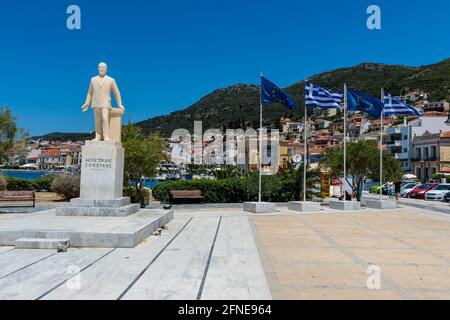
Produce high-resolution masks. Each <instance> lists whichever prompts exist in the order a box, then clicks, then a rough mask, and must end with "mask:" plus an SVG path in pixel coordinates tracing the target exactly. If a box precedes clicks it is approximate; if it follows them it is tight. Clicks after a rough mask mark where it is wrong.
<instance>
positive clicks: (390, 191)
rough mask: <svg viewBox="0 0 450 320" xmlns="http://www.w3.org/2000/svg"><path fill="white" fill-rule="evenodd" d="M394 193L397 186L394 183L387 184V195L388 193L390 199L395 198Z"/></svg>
mask: <svg viewBox="0 0 450 320" xmlns="http://www.w3.org/2000/svg"><path fill="white" fill-rule="evenodd" d="M394 192H395V185H394V183H393V182H392V181H389V182H388V184H387V193H388V196H389V199H392V198H394Z"/></svg>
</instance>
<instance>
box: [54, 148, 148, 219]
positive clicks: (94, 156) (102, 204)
mask: <svg viewBox="0 0 450 320" xmlns="http://www.w3.org/2000/svg"><path fill="white" fill-rule="evenodd" d="M82 152H83V159H82V162H81V185H80V198H77V199H72V200H71V201H70V206H68V207H61V208H58V209H57V210H56V215H57V216H112V217H124V216H128V215H130V214H133V213H136V212H138V211H139V205H138V204H131V203H130V198H124V197H123V195H122V194H123V170H124V149H123V148H122V144H121V143H120V142H117V141H86V144H85V146H84V147H83V150H82Z"/></svg>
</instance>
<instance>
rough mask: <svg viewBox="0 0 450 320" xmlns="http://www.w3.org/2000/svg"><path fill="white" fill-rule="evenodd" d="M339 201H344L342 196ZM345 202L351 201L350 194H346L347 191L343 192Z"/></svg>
mask: <svg viewBox="0 0 450 320" xmlns="http://www.w3.org/2000/svg"><path fill="white" fill-rule="evenodd" d="M339 200H340V201H343V200H344V195H342V196H340V198H339ZM345 200H346V201H352V195H351V194H350V193H348V191H345Z"/></svg>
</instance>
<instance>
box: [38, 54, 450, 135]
mask: <svg viewBox="0 0 450 320" xmlns="http://www.w3.org/2000/svg"><path fill="white" fill-rule="evenodd" d="M274 80H276V79H274ZM309 80H310V81H311V82H313V83H314V84H317V85H319V86H323V87H325V88H327V89H330V90H333V91H343V85H344V83H347V85H348V86H349V87H351V88H354V89H357V90H361V91H364V92H367V93H369V94H372V95H374V96H377V97H378V96H379V95H380V89H381V88H385V89H386V90H388V91H389V92H390V93H392V94H394V95H401V94H404V93H406V92H408V91H410V90H415V89H421V90H424V91H426V92H428V93H429V94H430V96H429V99H430V100H443V99H446V100H447V101H450V59H447V60H444V61H442V62H440V63H437V64H433V65H428V66H421V67H408V66H402V65H386V64H377V63H361V64H359V65H357V66H354V67H350V68H342V69H337V70H333V71H329V72H324V73H321V74H318V75H314V76H311V77H310V78H309ZM285 90H286V91H287V92H288V93H289V94H290V95H291V96H292V97H293V98H294V99H295V100H296V102H297V104H298V106H299V108H298V110H295V111H290V110H287V109H285V108H284V107H282V106H280V105H277V104H274V105H270V106H267V107H265V108H264V125H271V126H273V127H277V126H278V124H279V119H280V118H281V117H282V116H286V117H290V118H292V119H301V118H302V115H303V95H304V89H303V81H301V82H298V83H296V84H294V85H292V86H290V87H288V88H286V89H285ZM195 120H202V121H203V129H204V130H205V129H208V128H229V129H232V128H246V127H253V128H257V127H258V126H259V87H258V86H256V85H252V84H237V85H233V86H231V87H228V88H224V89H218V90H215V91H214V92H212V93H210V94H208V95H206V96H205V97H203V98H201V99H200V100H199V101H198V102H196V103H194V104H193V105H192V106H189V107H187V108H186V109H183V110H180V111H176V112H172V113H170V114H168V115H162V116H158V117H155V118H151V119H148V120H145V121H141V122H139V123H138V125H139V126H140V127H141V128H143V130H144V131H145V132H146V133H151V132H156V131H158V132H161V133H162V134H163V135H164V136H166V137H169V136H170V135H171V133H172V132H173V130H175V129H177V128H185V129H188V130H190V131H191V130H192V129H193V124H194V121H195ZM54 136H56V137H58V138H59V139H61V138H64V134H51V135H47V136H46V138H47V139H48V138H49V137H54ZM84 136H86V135H83V134H72V135H71V136H70V137H69V136H68V138H70V139H74V138H75V137H84Z"/></svg>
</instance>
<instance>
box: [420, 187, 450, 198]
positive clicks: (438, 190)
mask: <svg viewBox="0 0 450 320" xmlns="http://www.w3.org/2000/svg"><path fill="white" fill-rule="evenodd" d="M449 191H450V183H441V184H439V185H437V186H436V187H435V188H434V189H432V190H430V191H428V192H427V193H426V194H425V200H438V201H444V196H445V194H446V193H447V192H449Z"/></svg>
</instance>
